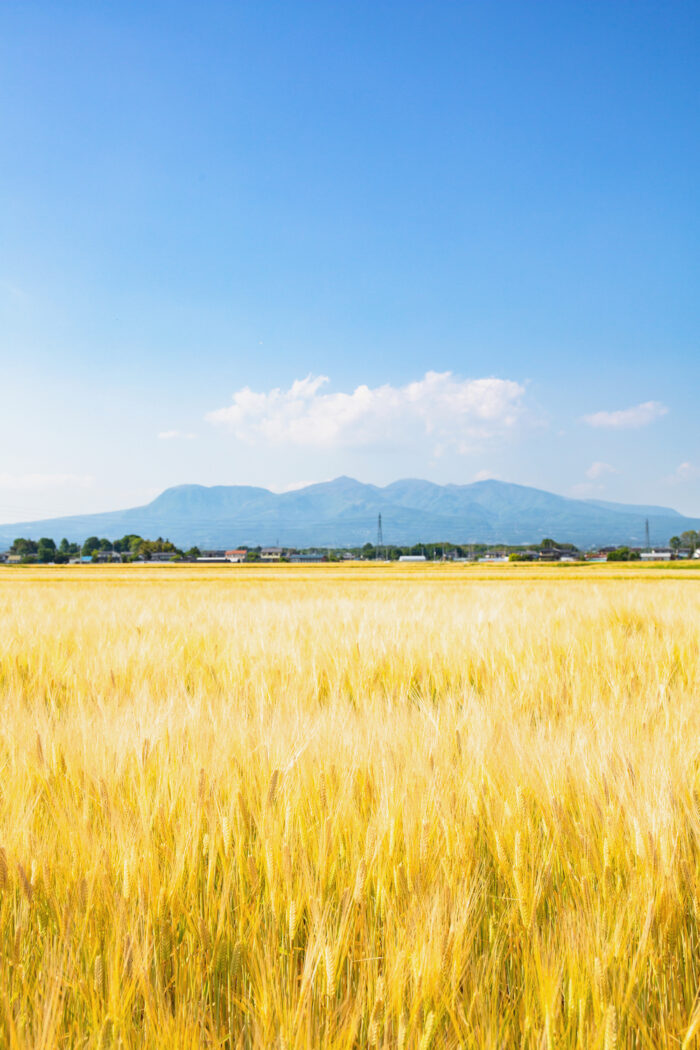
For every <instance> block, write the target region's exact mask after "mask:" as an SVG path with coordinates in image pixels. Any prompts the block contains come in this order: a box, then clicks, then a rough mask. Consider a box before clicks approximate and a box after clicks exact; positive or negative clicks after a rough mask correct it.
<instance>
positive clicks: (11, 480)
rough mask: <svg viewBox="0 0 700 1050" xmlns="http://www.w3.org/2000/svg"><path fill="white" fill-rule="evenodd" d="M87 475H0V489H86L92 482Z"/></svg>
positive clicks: (28, 490)
mask: <svg viewBox="0 0 700 1050" xmlns="http://www.w3.org/2000/svg"><path fill="white" fill-rule="evenodd" d="M94 480H95V479H94V478H93V477H91V476H90V475H89V474H0V489H13V490H18V491H23V492H40V491H42V490H44V489H66V488H79V489H86V488H89V487H90V485H92V483H93V482H94Z"/></svg>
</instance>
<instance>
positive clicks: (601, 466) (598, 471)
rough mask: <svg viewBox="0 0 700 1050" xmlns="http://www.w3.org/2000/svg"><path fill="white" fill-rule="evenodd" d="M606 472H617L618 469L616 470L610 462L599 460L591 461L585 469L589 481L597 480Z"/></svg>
mask: <svg viewBox="0 0 700 1050" xmlns="http://www.w3.org/2000/svg"><path fill="white" fill-rule="evenodd" d="M606 474H619V471H618V470H616V469H615V467H613V466H612V464H610V463H602V462H601V461H600V460H597V461H596V462H595V463H591V465H590V467H589V468H588V470H587V471H586V477H587V478H590V479H591V481H597V480H598V479H599V478H604V477H605V475H606Z"/></svg>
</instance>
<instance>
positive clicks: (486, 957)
mask: <svg viewBox="0 0 700 1050" xmlns="http://www.w3.org/2000/svg"><path fill="white" fill-rule="evenodd" d="M0 699H1V702H2V720H1V722H0V769H1V775H0V847H1V849H0V967H1V972H2V982H0V1046H2V1047H9V1048H14V1047H22V1048H23V1047H37V1048H40V1047H41V1048H43V1047H46V1048H48V1047H66V1048H68V1047H70V1048H73V1047H98V1046H99V1047H128V1048H143V1047H192V1048H194V1047H227V1048H235V1047H241V1048H256V1050H257V1048H261V1050H262V1048H275V1050H277V1048H279V1050H282V1048H286V1050H301V1048H310V1047H311V1048H316V1047H328V1048H331V1047H332V1048H337V1050H341V1048H343V1050H350V1048H354V1047H358V1048H374V1047H377V1048H381V1047H392V1048H393V1047H403V1048H416V1050H429V1048H433V1050H437V1048H442V1047H450V1048H455V1050H456V1048H457V1047H465V1048H466V1047H469V1048H480V1050H481V1048H494V1050H495V1048H501V1047H524V1048H533V1050H534V1048H545V1050H550V1048H569V1047H571V1048H573V1047H584V1048H600V1050H613V1048H616V1047H649V1048H657V1047H678V1048H681V1047H682V1048H688V1047H696V1046H698V1045H700V1039H699V1037H700V1003H699V1001H698V995H697V993H698V987H699V981H700V943H699V942H700V933H699V929H698V919H699V916H700V572H699V571H698V570H697V569H695V568H693V567H691V566H687V567H683V570H682V571H674V570H673V568H672V567H669V566H666V567H665V568H664V569H655V568H653V567H643V568H632V567H627V566H617V567H616V568H615V569H614V570H613V568H612V567H609V566H590V567H587V568H585V569H577V568H574V567H572V568H567V569H560V568H557V567H554V566H542V567H534V568H531V567H527V566H503V567H498V568H495V567H494V568H493V569H490V570H486V569H480V568H479V567H478V566H476V567H474V566H466V567H457V566H444V567H437V568H433V567H430V566H411V567H405V568H404V567H399V568H393V569H389V568H382V567H379V566H377V567H369V568H362V567H360V566H348V567H339V568H333V567H323V566H318V567H315V566H314V567H295V566H288V567H279V568H275V567H264V568H255V567H254V566H231V567H219V568H213V567H212V568H206V569H200V568H197V567H194V566H183V567H173V566H163V567H158V568H153V569H147V568H143V567H136V566H124V567H122V568H111V567H107V566H104V567H102V566H98V567H94V568H90V567H86V568H83V567H68V568H63V569H59V568H47V569H36V568H29V567H27V568H26V569H23V568H17V569H5V570H4V571H2V572H1V573H0Z"/></svg>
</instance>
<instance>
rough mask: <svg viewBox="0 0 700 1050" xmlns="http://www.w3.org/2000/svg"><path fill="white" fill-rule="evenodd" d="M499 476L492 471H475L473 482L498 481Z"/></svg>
mask: <svg viewBox="0 0 700 1050" xmlns="http://www.w3.org/2000/svg"><path fill="white" fill-rule="evenodd" d="M500 480H501V479H500V476H499V475H498V474H494V472H493V471H492V470H477V472H476V474H475V475H474V481H500Z"/></svg>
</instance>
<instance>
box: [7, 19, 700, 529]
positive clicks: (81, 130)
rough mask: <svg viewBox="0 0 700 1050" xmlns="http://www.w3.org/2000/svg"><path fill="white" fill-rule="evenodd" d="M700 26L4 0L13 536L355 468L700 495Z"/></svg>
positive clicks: (681, 505)
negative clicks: (33, 526)
mask: <svg viewBox="0 0 700 1050" xmlns="http://www.w3.org/2000/svg"><path fill="white" fill-rule="evenodd" d="M699 45H700V7H699V6H698V5H697V3H685V2H683V0H678V2H675V3H673V4H666V3H661V2H659V3H647V2H644V0H635V2H631V0H630V2H616V0H610V2H607V3H595V4H592V3H588V2H586V3H583V2H581V3H576V2H562V3H554V2H548V0H544V2H542V3H532V4H528V3H522V2H517V3H508V2H502V3H499V4H489V3H486V2H473V3H469V2H464V3H457V2H452V0H445V2H440V3H434V4H426V3H422V2H421V3H411V2H404V3H393V2H387V3H381V2H380V3H376V2H373V3H369V2H368V3H364V2H361V0H353V2H352V3H350V2H340V3H329V4H319V3H318V2H310V3H298V2H293V0H286V2H284V3H275V2H264V3H252V2H232V0H227V2H225V3H218V2H203V3H201V4H196V5H195V4H191V3H187V4H186V3H178V2H174V0H169V2H168V3H159V2H155V0H154V2H149V3H148V4H143V3H136V2H133V3H132V2H129V0H121V2H120V3H119V4H95V3H94V2H85V3H82V2H72V0H63V2H61V3H60V4H56V3H55V2H53V0H52V2H35V0H4V3H3V4H2V5H1V6H0V127H1V128H2V134H1V135H0V354H1V356H2V378H1V380H0V450H1V451H2V460H1V462H0V520H2V521H13V520H15V521H19V520H22V519H27V518H34V517H40V516H49V515H54V514H60V513H70V512H82V511H90V510H102V509H111V508H116V507H120V506H127V505H133V504H136V503H140V502H143V501H145V500H147V499H148V498H150V497H151V496H152V495H155V494H156V493H157V492H158V491H160V490H161V489H162V488H164V487H166V486H168V485H172V484H177V483H180V482H201V483H203V484H236V483H255V484H263V485H268V486H270V487H274V488H277V489H284V488H287V487H292V486H294V485H297V484H299V483H302V482H305V481H316V480H323V479H325V478H329V477H333V476H335V475H337V474H341V473H348V474H353V475H355V476H357V477H359V478H361V479H362V480H365V481H372V482H376V483H380V484H383V483H387V482H389V481H392V480H394V479H396V478H397V477H401V476H419V477H427V478H431V479H433V480H435V481H440V482H444V481H455V482H468V481H471V480H474V479H475V478H478V477H484V476H497V477H501V478H503V479H505V480H509V481H517V482H521V483H523V484H531V485H536V486H539V487H541V488H546V489H549V490H551V491H556V492H561V493H564V494H567V495H580V496H591V497H596V498H607V499H615V500H625V501H630V502H631V501H637V502H642V501H643V502H658V503H663V504H666V505H672V506H675V507H677V508H678V509H681V510H684V511H686V512H688V513H694V514H699V515H700V443H699V441H698V438H699V436H700V435H699V429H700V428H699V426H698V416H697V403H698V390H700V353H699V352H698V349H699V348H698V335H699V333H700V297H699V296H698V294H697V284H698V244H700V237H699V233H700V231H699V229H698V226H699V225H700V223H699V221H698V215H699V210H698V189H697V187H698V185H699V184H700V179H699V176H700V171H699V170H698V168H699V164H698V160H699V153H700V148H699V143H700V136H699V131H700V126H699V125H700V121H699V112H700V108H699V107H700V91H699V89H700V71H699V69H698V63H697V54H698V47H699ZM324 377H325V378H324Z"/></svg>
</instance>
